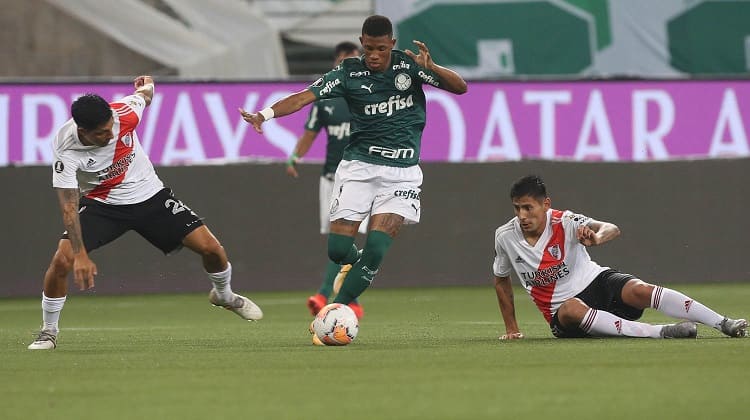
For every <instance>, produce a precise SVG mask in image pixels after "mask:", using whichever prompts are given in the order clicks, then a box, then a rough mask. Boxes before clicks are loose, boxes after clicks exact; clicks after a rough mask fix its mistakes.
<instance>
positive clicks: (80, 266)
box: [55, 188, 96, 290]
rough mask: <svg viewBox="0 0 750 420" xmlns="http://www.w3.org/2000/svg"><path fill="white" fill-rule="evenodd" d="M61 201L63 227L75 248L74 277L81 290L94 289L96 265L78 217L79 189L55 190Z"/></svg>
mask: <svg viewBox="0 0 750 420" xmlns="http://www.w3.org/2000/svg"><path fill="white" fill-rule="evenodd" d="M55 191H57V199H58V200H59V201H60V210H61V211H62V217H63V225H64V226H65V230H66V231H67V232H68V238H69V240H70V246H71V247H72V248H73V277H74V281H75V284H76V285H77V286H78V288H79V289H81V290H85V289H90V288H92V287H94V276H95V275H96V264H94V262H93V261H91V259H89V255H88V253H87V252H86V247H85V246H84V245H83V235H82V234H81V221H80V218H79V217H78V188H55Z"/></svg>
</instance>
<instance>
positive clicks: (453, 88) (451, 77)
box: [405, 40, 468, 95]
mask: <svg viewBox="0 0 750 420" xmlns="http://www.w3.org/2000/svg"><path fill="white" fill-rule="evenodd" d="M412 42H414V45H416V46H417V48H419V54H414V53H413V52H412V51H409V50H406V51H405V52H406V55H408V56H409V57H411V58H412V59H413V60H414V61H416V62H417V64H418V65H419V66H420V67H422V68H425V69H427V70H430V71H431V72H433V73H435V74H436V75H437V76H438V77H439V78H440V88H442V89H443V90H447V91H448V92H451V93H456V94H459V95H461V94H464V93H466V91H467V89H468V87H467V86H466V81H465V80H464V79H463V77H461V76H460V75H459V74H458V73H456V72H455V71H453V70H451V69H449V68H446V67H443V66H440V65H437V64H436V63H435V62H434V61H433V60H432V56H431V55H430V50H429V49H427V45H425V43H424V42H421V41H417V40H414V41H412Z"/></svg>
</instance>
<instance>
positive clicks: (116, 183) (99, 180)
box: [52, 95, 164, 205]
mask: <svg viewBox="0 0 750 420" xmlns="http://www.w3.org/2000/svg"><path fill="white" fill-rule="evenodd" d="M109 105H110V107H111V108H112V114H113V117H114V125H113V126H112V131H113V133H114V134H115V136H114V138H113V139H112V140H111V141H110V142H109V144H107V145H106V146H103V147H98V146H86V145H84V144H83V143H81V140H80V139H79V138H78V127H77V126H76V124H75V122H74V121H73V119H72V118H71V119H70V120H69V121H67V122H66V123H65V124H63V126H62V127H61V128H60V130H59V131H58V133H57V136H56V137H55V139H54V141H53V146H52V154H53V162H54V163H53V172H52V186H53V187H55V188H80V189H81V193H82V194H83V195H84V196H85V197H87V198H91V199H94V200H98V201H101V202H103V203H107V204H115V205H122V204H136V203H140V202H143V201H146V200H148V199H149V198H151V197H152V196H153V195H154V194H156V193H157V192H159V190H161V189H162V188H164V184H163V183H162V182H161V180H160V179H159V177H158V176H157V175H156V171H154V166H153V165H152V164H151V160H149V158H148V156H147V155H146V153H145V152H144V151H143V148H142V147H141V143H140V141H138V135H137V134H136V132H135V128H136V126H138V123H139V122H140V120H141V116H142V115H143V110H144V108H146V101H145V100H144V99H143V98H142V97H141V96H140V95H130V96H126V97H124V98H122V99H120V100H118V101H115V102H112V103H110V104H109Z"/></svg>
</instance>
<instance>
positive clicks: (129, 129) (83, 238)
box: [28, 76, 263, 350]
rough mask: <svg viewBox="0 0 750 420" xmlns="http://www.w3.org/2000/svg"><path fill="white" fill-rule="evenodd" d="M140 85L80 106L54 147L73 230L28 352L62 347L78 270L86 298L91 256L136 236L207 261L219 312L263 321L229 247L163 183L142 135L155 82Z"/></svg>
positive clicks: (52, 271)
mask: <svg viewBox="0 0 750 420" xmlns="http://www.w3.org/2000/svg"><path fill="white" fill-rule="evenodd" d="M134 85H135V93H134V94H133V95H130V96H126V97H124V98H122V99H120V100H118V101H115V102H112V103H107V101H105V100H104V99H102V98H101V97H100V96H98V95H95V94H87V95H84V96H81V97H80V98H78V99H76V100H75V101H74V102H73V105H72V106H71V113H72V115H73V118H72V119H70V120H69V121H68V122H66V123H65V124H63V126H62V127H61V128H60V130H59V131H58V133H57V136H56V137H55V139H54V142H53V157H54V164H53V173H52V185H53V187H54V188H55V191H56V192H57V196H58V199H59V201H60V208H61V210H62V217H63V223H64V225H65V229H67V230H66V232H65V233H64V234H63V236H62V239H60V241H59V243H58V245H57V252H55V255H54V256H53V257H52V262H51V263H50V265H49V268H48V269H47V272H46V273H45V275H44V292H43V293H42V321H43V325H42V329H41V331H40V332H39V335H38V337H37V338H36V340H35V341H34V342H33V343H31V344H30V345H29V347H28V348H29V349H31V350H48V349H54V348H55V347H56V346H57V335H58V331H59V328H58V321H59V319H60V311H61V310H62V308H63V305H64V304H65V298H66V296H67V294H68V292H67V291H68V282H67V278H68V274H69V273H70V272H71V270H72V271H73V273H74V280H75V283H76V285H77V286H78V287H79V288H80V289H81V290H84V289H90V288H93V287H94V276H95V275H96V274H97V269H96V264H94V262H93V261H92V260H91V259H90V258H89V255H88V254H89V252H91V251H93V250H94V249H97V248H99V247H101V246H103V245H106V244H107V243H109V242H111V241H113V240H115V239H117V238H118V237H119V236H121V235H122V234H123V233H125V232H127V231H129V230H134V231H136V232H138V234H140V235H141V236H143V237H144V238H145V239H146V240H148V241H149V242H150V243H151V244H152V245H154V246H156V247H157V248H159V249H160V250H162V251H163V252H164V253H165V254H169V253H171V252H174V251H178V250H179V249H180V248H182V246H183V245H184V246H186V247H188V248H190V249H191V250H193V251H194V252H196V253H197V254H199V255H200V256H201V258H202V260H203V267H204V268H205V270H206V272H207V275H208V278H209V279H210V280H211V282H212V283H213V288H212V289H211V292H210V293H209V301H210V302H211V303H212V304H214V305H216V306H223V307H225V308H227V309H229V310H231V311H232V312H234V313H236V314H237V315H239V316H240V317H242V318H243V319H246V320H258V319H261V318H262V317H263V312H262V311H261V310H260V308H259V307H258V306H257V305H255V304H254V303H253V302H252V301H251V300H250V299H248V298H246V297H244V296H240V295H238V294H235V293H233V292H232V288H231V286H230V281H231V277H232V266H231V264H229V261H228V260H227V255H226V253H225V251H224V247H222V246H221V244H220V243H219V241H218V240H217V239H216V237H214V235H213V234H212V233H211V231H209V230H208V227H206V226H205V225H204V224H203V221H202V220H201V218H200V217H198V215H196V214H195V213H194V212H193V211H192V210H191V209H190V208H189V207H188V206H186V205H185V204H184V203H183V202H182V201H180V200H179V199H178V198H177V197H175V196H174V195H173V194H172V191H171V190H170V189H169V188H165V187H164V184H162V181H161V180H160V179H159V177H157V175H156V172H155V171H154V167H153V165H152V164H151V161H150V160H149V158H148V156H147V155H146V153H144V151H143V149H142V148H141V145H140V142H139V141H138V135H137V134H136V132H135V128H136V126H137V125H138V123H139V122H140V120H141V116H142V114H143V110H144V109H145V108H146V107H147V106H148V105H149V104H150V103H151V99H152V98H153V95H154V82H153V80H152V79H151V77H149V76H139V77H138V78H136V79H135V83H134ZM77 176H78V179H77V178H76V177H77ZM79 186H80V189H79ZM81 195H82V197H81Z"/></svg>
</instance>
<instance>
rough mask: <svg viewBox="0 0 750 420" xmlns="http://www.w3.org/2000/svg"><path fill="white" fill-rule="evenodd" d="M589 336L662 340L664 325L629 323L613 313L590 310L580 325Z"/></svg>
mask: <svg viewBox="0 0 750 420" xmlns="http://www.w3.org/2000/svg"><path fill="white" fill-rule="evenodd" d="M580 327H581V329H582V330H583V331H585V332H586V333H587V334H591V335H594V336H624V337H646V338H660V337H661V328H662V327H663V325H651V324H646V323H643V322H637V321H628V320H627V319H622V318H620V317H619V316H616V315H614V314H612V313H609V312H606V311H599V310H596V309H593V308H590V309H589V310H588V311H587V312H586V315H584V317H583V321H581V325H580Z"/></svg>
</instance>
